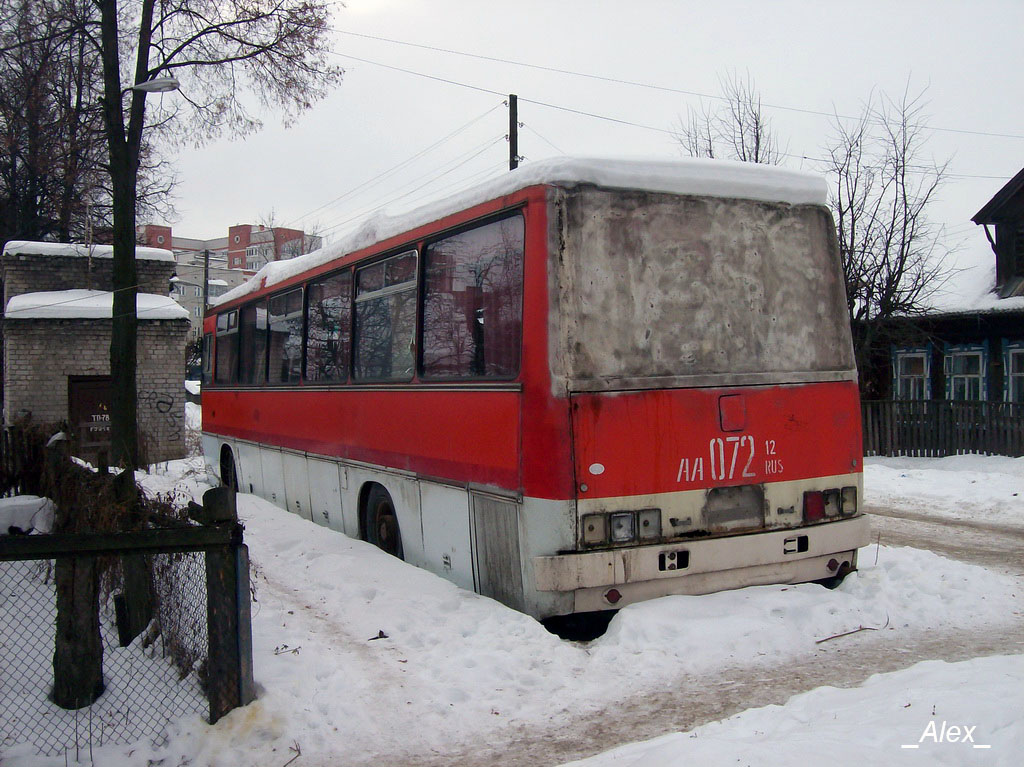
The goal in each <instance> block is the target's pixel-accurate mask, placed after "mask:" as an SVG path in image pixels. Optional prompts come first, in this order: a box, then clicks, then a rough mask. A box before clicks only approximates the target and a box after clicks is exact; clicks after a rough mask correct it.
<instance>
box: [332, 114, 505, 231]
mask: <svg viewBox="0 0 1024 767" xmlns="http://www.w3.org/2000/svg"><path fill="white" fill-rule="evenodd" d="M505 138H506V137H505V134H501V135H499V136H496V137H493V138H491V139H488V140H487V141H485V142H483V143H482V144H478V145H477V146H476V147H474V148H473V149H470V150H468V152H467V153H464V154H463V155H461V156H459V157H456V158H454V159H450V160H448V161H446V162H445V163H442V164H441V165H440V166H439V167H435V168H433V169H431V170H430V171H427V172H426V173H423V174H421V175H420V176H418V177H416V178H413V179H410V180H409V181H407V182H406V183H405V184H404V185H403V186H401V187H399V188H398V189H397V190H392V192H391V195H392V196H390V197H389V198H388V199H386V200H383V201H381V200H376V201H374V202H372V203H370V204H369V205H364V206H362V207H360V208H358V209H356V210H355V211H354V212H351V215H347V216H346V217H345V218H344V219H341V220H340V221H337V222H335V223H333V224H331V225H330V226H327V227H325V229H324V233H328V232H333V231H335V230H337V229H339V228H340V227H342V226H344V225H345V224H348V223H351V222H352V221H354V220H356V219H359V218H361V217H362V216H364V215H367V214H369V213H371V212H373V211H377V210H380V209H381V208H383V207H385V206H387V205H391V204H393V203H395V202H398V201H399V200H401V199H403V198H405V197H408V196H409V195H411V194H414V193H416V192H418V191H419V190H421V189H423V188H424V187H426V186H429V185H430V184H432V183H434V182H435V181H437V180H438V179H440V178H443V177H444V176H446V175H448V174H449V173H451V172H452V171H454V170H456V169H458V168H459V167H462V166H463V165H465V164H466V163H467V162H470V161H472V160H473V159H475V158H476V157H478V156H480V155H481V154H483V153H484V152H485V151H487V150H488V149H490V148H491V147H493V146H494V145H495V144H497V143H499V142H501V141H504V140H505ZM467 155H468V156H467ZM448 166H452V167H448ZM428 176H429V178H427V177H428ZM424 178H426V179H427V180H426V181H424V182H423V183H422V184H420V185H419V186H416V187H415V188H413V189H409V190H405V187H408V186H410V185H412V184H416V183H417V182H418V181H420V180H422V179H424ZM398 191H401V193H400V194H394V192H398Z"/></svg>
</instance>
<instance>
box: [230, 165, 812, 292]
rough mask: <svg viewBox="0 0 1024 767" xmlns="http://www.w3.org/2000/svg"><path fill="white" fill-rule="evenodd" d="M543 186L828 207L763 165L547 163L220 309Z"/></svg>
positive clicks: (393, 223)
mask: <svg viewBox="0 0 1024 767" xmlns="http://www.w3.org/2000/svg"><path fill="white" fill-rule="evenodd" d="M541 184H551V185H554V186H566V187H572V186H579V185H583V184H593V185H595V186H600V187H606V188H612V189H643V190H646V191H651V192H666V193H669V194H682V195H699V196H704V197H730V198H738V199H747V200H761V201H764V202H783V203H790V204H793V205H803V204H815V205H823V204H824V203H825V201H826V195H827V187H826V183H825V179H824V177H822V176H820V175H818V174H816V173H809V172H807V171H798V170H790V169H788V168H779V167H777V166H769V165H759V164H756V163H747V162H733V161H730V160H707V159H697V158H684V159H679V160H606V159H592V158H574V157H561V158H554V159H548V160H540V161H538V162H533V163H526V164H523V165H521V166H520V167H519V168H517V169H516V170H514V171H511V172H509V173H506V174H504V175H502V176H500V177H498V178H496V179H492V180H490V181H487V182H484V183H482V184H479V185H477V186H474V187H471V188H469V189H466V190H464V191H462V192H460V193H458V194H455V195H453V196H450V197H447V198H444V199H442V200H438V201H434V202H431V203H427V204H426V205H423V206H421V207H418V208H416V209H414V210H411V211H408V212H405V213H402V214H399V215H389V214H387V213H382V212H378V213H375V214H372V215H371V216H370V217H368V218H367V219H365V220H364V221H363V222H362V223H361V224H360V225H358V226H357V227H356V228H355V229H353V230H352V231H350V232H348V233H347V234H345V235H343V236H342V237H341V239H340V240H339V241H337V242H334V243H331V244H330V245H327V246H325V247H323V248H321V249H320V250H316V251H313V252H312V253H307V254H306V255H304V256H297V257H295V258H291V259H288V260H285V261H272V262H270V263H269V264H267V265H266V266H264V267H263V268H262V269H260V270H259V271H258V272H257V273H256V274H255V275H254V276H253V277H252V278H250V279H249V280H248V281H247V282H245V283H243V284H242V285H239V286H238V287H236V288H234V289H232V290H230V291H228V292H227V293H225V294H224V295H223V296H220V297H219V298H217V299H215V300H214V301H213V302H212V303H214V304H221V303H226V302H228V301H232V300H234V299H236V298H240V297H242V296H244V295H247V294H249V293H252V292H254V291H256V290H259V289H260V288H261V287H266V286H270V285H276V284H278V283H281V282H284V281H285V280H288V279H290V278H292V277H294V276H296V275H298V274H302V273H303V272H305V271H307V270H309V269H313V268H315V267H317V266H321V265H322V264H326V263H329V262H330V261H333V260H334V259H337V258H340V257H342V256H344V255H346V254H348V253H352V252H354V251H357V250H360V249H362V248H365V247H368V246H370V245H373V244H374V243H375V242H380V241H381V240H385V239H387V238H389V237H393V236H395V235H398V234H401V233H403V232H407V231H410V230H412V229H415V228H416V227H418V226H422V225H423V224H426V223H429V222H430V221H434V220H436V219H439V218H442V217H444V216H447V215H450V214H452V213H456V212H458V211H460V210H464V209H466V208H469V207H472V206H474V205H478V204H480V203H484V202H487V201H489V200H493V199H496V198H498V197H502V196H504V195H507V194H511V193H513V192H516V191H518V190H520V189H525V188H526V187H530V186H538V185H541Z"/></svg>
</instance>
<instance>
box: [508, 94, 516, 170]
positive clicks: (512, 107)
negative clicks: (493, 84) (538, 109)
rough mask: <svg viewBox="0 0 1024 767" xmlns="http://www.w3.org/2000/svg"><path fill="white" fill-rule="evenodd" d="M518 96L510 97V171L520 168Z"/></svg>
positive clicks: (510, 95) (511, 95) (512, 95)
mask: <svg viewBox="0 0 1024 767" xmlns="http://www.w3.org/2000/svg"><path fill="white" fill-rule="evenodd" d="M518 101H519V100H518V98H517V96H516V94H514V93H510V94H509V95H508V169H509V170H515V169H516V168H518V167H519V104H518Z"/></svg>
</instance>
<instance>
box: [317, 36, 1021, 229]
mask: <svg viewBox="0 0 1024 767" xmlns="http://www.w3.org/2000/svg"><path fill="white" fill-rule="evenodd" d="M335 31H337V32H339V33H341V34H346V35H351V36H354V37H364V38H367V39H372V40H380V41H383V42H389V43H394V44H398V45H407V46H410V47H415V48H422V49H425V50H434V51H438V52H443V53H450V54H453V55H459V56H466V57H470V58H475V59H480V60H486V61H494V62H498V63H504V64H511V65H515V66H523V67H528V68H533V69H538V70H543V71H550V72H556V73H560V74H566V75H572V76H578V77H586V78H590V79H594V80H599V81H605V82H613V83H618V84H623V85H630V86H636V87H643V88H650V89H653V90H659V91H666V92H673V93H679V94H683V95H692V96H698V97H701V98H710V99H724V98H725V97H723V96H716V95H714V94H706V93H700V92H698V91H689V90H685V89H680V88H671V87H668V86H659V85H653V84H650V83H643V82H637V81H631V80H625V79H621V78H613V77H605V76H601V75H594V74H590V73H586V72H577V71H573V70H567V69H560V68H557V67H547V66H543V65H537V64H531V63H528V62H522V61H515V60H512V59H502V58H499V57H493V56H484V55H477V54H471V53H467V52H464V51H458V50H455V49H448V48H440V47H436V46H428V45H422V44H418V43H410V42H407V41H401V40H395V39H392V38H385V37H380V36H374V35H364V34H360V33H354V32H350V31H348V30H341V29H335ZM332 53H333V54H334V55H335V56H338V57H340V58H346V59H350V60H353V61H359V62H362V63H365V64H370V65H373V66H377V67H381V68H383V69H388V70H392V71H396V72H401V73H403V74H408V75H413V76H415V77H420V78H424V79H428V80H432V81H435V82H441V83H445V84H448V85H453V86H456V87H460V88H465V89H469V90H473V91H476V92H480V93H487V94H490V95H495V96H500V97H505V96H506V94H504V93H502V92H501V91H497V90H494V89H491V88H484V87H481V86H478V85H473V84H471V83H467V82H462V81H459V80H454V79H451V78H446V77H440V76H437V75H431V74H427V73H425V72H420V71H417V70H414V69H410V68H408V67H400V66H396V65H393V64H387V63H384V62H382V61H377V60H374V59H369V58H365V57H361V56H355V55H352V54H348V53H339V52H337V51H332ZM519 101H521V102H523V103H527V104H533V105H535V106H540V107H545V108H548V109H553V110H557V111H562V112H566V113H569V114H574V115H578V116H582V117H587V118H590V119H597V120H602V121H605V122H609V123H613V124H618V125H622V126H625V127H632V128H638V129H642V130H648V131H652V132H656V133H660V134H662V135H670V136H678V135H679V134H678V131H674V130H671V129H667V128H661V127H658V126H653V125H646V124H643V123H639V122H636V121H633V120H627V119H624V118H619V117H612V116H610V115H604V114H599V113H596V112H590V111H586V110H581V109H575V108H572V107H567V106H564V105H561V104H555V103H551V102H547V101H541V100H539V99H531V98H528V97H523V96H520V97H519ZM498 106H500V105H495V106H494V107H491V109H489V110H487V111H486V112H485V113H483V114H482V115H480V116H479V117H477V118H474V120H471V121H470V122H469V123H467V124H465V125H463V126H461V127H460V128H459V129H456V130H455V131H453V132H452V133H450V134H448V135H447V136H445V137H444V138H442V139H440V140H439V141H438V142H435V143H434V144H431V145H430V146H428V147H426V148H424V149H423V150H421V151H420V152H417V153H416V154H415V155H413V156H412V157H410V158H408V159H407V160H405V161H403V162H401V163H398V164H397V165H395V166H393V167H392V168H390V169H389V170H387V171H384V172H383V173H381V174H379V175H378V176H376V177H374V178H372V179H369V180H367V181H366V182H363V183H362V184H360V185H357V186H356V187H354V188H353V189H351V190H349V191H348V192H346V193H344V194H342V195H340V196H339V197H337V198H335V199H334V200H332V201H330V202H328V203H324V204H323V205H321V206H319V207H318V208H316V209H314V210H313V211H311V212H310V213H307V214H303V216H300V217H299V219H302V218H306V217H308V216H309V215H312V214H313V213H315V212H318V211H320V210H323V209H324V208H326V207H329V206H331V205H334V204H336V203H337V202H340V201H341V200H343V199H346V198H347V197H349V196H351V195H352V194H354V193H355V192H357V191H359V190H362V189H365V188H368V187H372V186H374V185H376V184H377V183H379V182H381V181H383V180H385V179H386V178H387V177H389V176H390V175H393V174H394V173H396V172H397V171H398V170H400V169H401V168H403V167H406V166H407V165H409V164H411V163H412V162H413V161H415V160H416V159H418V158H420V157H422V156H423V155H425V154H427V153H429V152H430V151H432V150H434V149H436V148H437V147H438V146H440V145H441V144H443V143H445V142H446V141H447V140H449V139H450V138H453V137H454V136H455V135H458V134H459V133H461V132H462V131H463V130H465V129H466V128H468V127H469V126H470V125H472V124H474V123H476V122H478V121H479V120H482V119H483V118H484V117H486V116H487V115H489V114H490V113H491V112H493V111H494V110H495V109H497V108H498ZM765 106H766V107H770V108H773V109H782V110H788V111H794V112H803V113H807V114H813V115H819V116H826V117H830V118H831V117H837V118H843V119H860V118H853V117H851V116H848V115H839V114H835V113H828V112H822V111H818V110H810V109H803V108H798V107H788V106H784V105H778V104H765ZM520 126H521V127H523V128H525V129H527V130H529V131H530V132H531V133H533V134H534V135H536V136H537V137H538V138H540V139H541V140H542V141H544V142H545V143H546V144H548V145H549V146H551V147H552V148H553V149H554V150H555V151H557V152H559V153H560V154H564V152H563V151H562V150H561V149H560V148H559V147H558V146H556V145H555V144H554V143H553V142H552V141H550V140H549V139H547V138H546V137H544V136H543V135H541V134H540V133H539V132H537V131H536V129H534V128H533V127H532V126H529V125H527V124H524V123H520ZM929 129H930V130H937V131H939V130H944V131H949V132H954V133H969V134H976V135H984V136H997V137H1004V138H1024V135H1015V134H1002V133H992V132H985V131H971V130H963V129H946V128H936V127H934V126H929ZM498 140H500V139H495V140H494V141H493V142H491V143H490V144H488V146H486V147H484V149H482V150H480V152H482V151H486V149H488V148H490V146H491V145H493V143H496V142H497V141H498ZM470 151H473V150H470ZM480 152H478V153H477V154H479V153H480ZM780 154H781V155H782V156H784V157H789V158H794V159H800V160H806V161H809V162H816V163H825V162H827V160H825V159H824V158H820V157H812V156H809V155H798V154H791V153H787V152H782V153H780ZM475 156H477V155H476V154H474V155H473V157H475ZM473 157H471V158H469V159H468V160H466V161H467V162H468V161H469V160H471V159H473ZM442 167H443V166H442ZM456 167H459V166H456ZM917 169H918V170H924V171H927V170H931V169H932V168H929V167H926V166H919V167H918V168H917ZM435 170H436V169H435ZM431 172H434V171H431ZM449 172H451V170H448V171H444V172H442V173H440V174H439V175H437V176H435V177H434V178H431V179H429V180H427V181H426V182H424V184H421V185H420V186H418V187H416V188H414V189H412V190H410V191H408V192H405V193H403V194H402V195H398V196H397V197H391V198H390V199H389V200H387V201H386V202H380V203H377V204H372V205H371V206H363V208H362V209H363V210H377V209H380V208H381V207H383V206H385V205H389V204H392V203H393V202H396V201H397V200H400V199H403V198H404V197H407V196H409V195H411V194H415V192H417V191H419V190H421V189H423V188H425V187H426V186H429V185H430V184H431V183H434V182H435V181H437V180H438V179H439V178H442V177H444V176H445V175H447V174H448V173H449ZM424 175H429V173H428V174H424ZM946 175H947V176H948V177H951V178H965V179H992V180H1005V179H1007V178H1008V176H1005V175H982V174H960V173H946ZM419 178H423V176H420V177H419ZM417 180H418V179H417ZM409 183H415V180H413V181H410V182H409ZM434 193H436V190H435V192H434ZM359 215H361V214H356V215H353V216H349V217H347V218H345V219H343V220H342V221H340V222H338V223H335V224H333V225H331V226H329V227H327V230H326V231H332V230H335V229H337V228H338V227H340V226H343V225H344V224H346V223H349V222H350V221H352V220H354V219H355V218H358V217H359Z"/></svg>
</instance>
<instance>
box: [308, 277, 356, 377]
mask: <svg viewBox="0 0 1024 767" xmlns="http://www.w3.org/2000/svg"><path fill="white" fill-rule="evenodd" d="M306 300H307V305H306V380H307V381H344V380H345V379H346V378H348V355H349V338H350V333H349V329H350V328H351V325H352V272H350V271H344V272H339V273H337V274H332V275H331V276H330V277H325V278H324V279H322V280H317V281H316V282H311V283H309V288H308V292H307V298H306Z"/></svg>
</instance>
